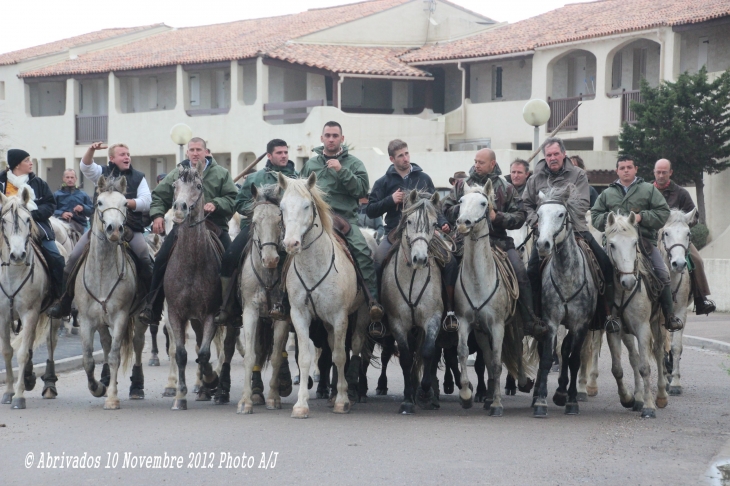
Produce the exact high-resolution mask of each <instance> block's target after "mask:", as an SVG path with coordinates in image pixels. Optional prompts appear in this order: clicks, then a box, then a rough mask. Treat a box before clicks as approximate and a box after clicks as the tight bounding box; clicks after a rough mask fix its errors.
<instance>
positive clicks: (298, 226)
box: [279, 172, 332, 255]
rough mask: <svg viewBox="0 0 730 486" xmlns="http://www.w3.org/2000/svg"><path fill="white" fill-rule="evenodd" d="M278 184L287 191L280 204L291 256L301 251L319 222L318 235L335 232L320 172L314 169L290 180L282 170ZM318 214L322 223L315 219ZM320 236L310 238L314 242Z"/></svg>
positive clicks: (285, 240) (286, 240) (285, 247)
mask: <svg viewBox="0 0 730 486" xmlns="http://www.w3.org/2000/svg"><path fill="white" fill-rule="evenodd" d="M279 187H280V188H281V189H282V190H284V195H283V196H282V198H281V203H280V204H279V207H280V208H281V217H282V221H283V223H284V228H285V229H284V241H283V243H284V249H286V252H287V253H289V254H290V255H296V254H297V253H299V252H301V251H302V249H304V248H303V247H302V245H303V242H302V241H303V240H304V238H305V237H306V236H307V235H308V234H309V233H310V232H312V233H314V231H313V230H314V228H315V227H317V226H318V225H319V224H321V225H322V228H321V229H320V230H319V231H317V232H316V233H317V234H320V235H321V234H322V232H326V233H328V234H331V233H332V217H331V216H330V207H329V205H328V204H327V203H326V202H325V201H324V197H323V194H322V191H321V190H320V189H319V188H318V187H317V175H316V174H315V173H314V172H313V173H312V174H310V175H309V177H308V178H307V179H289V178H288V177H286V176H284V175H283V174H282V173H281V172H279ZM318 217H319V220H320V223H317V222H316V220H317V218H318ZM317 238H318V236H313V238H312V239H311V240H310V244H312V243H313V242H314V241H315V240H316V239H317Z"/></svg>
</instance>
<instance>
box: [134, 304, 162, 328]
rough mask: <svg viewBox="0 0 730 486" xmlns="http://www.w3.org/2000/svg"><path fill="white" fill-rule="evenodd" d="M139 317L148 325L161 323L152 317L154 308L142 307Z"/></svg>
mask: <svg viewBox="0 0 730 486" xmlns="http://www.w3.org/2000/svg"><path fill="white" fill-rule="evenodd" d="M137 318H138V319H139V321H140V322H141V323H142V324H146V325H148V326H152V325H154V324H158V325H159V324H160V321H155V320H154V318H153V317H152V309H151V308H150V307H145V308H144V309H142V310H141V311H140V313H139V315H138V316H137Z"/></svg>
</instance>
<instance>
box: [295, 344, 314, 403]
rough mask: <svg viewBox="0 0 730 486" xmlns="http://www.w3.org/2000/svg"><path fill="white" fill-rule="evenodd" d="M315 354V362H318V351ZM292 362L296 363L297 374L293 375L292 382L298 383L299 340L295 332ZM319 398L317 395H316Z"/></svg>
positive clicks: (299, 371)
mask: <svg viewBox="0 0 730 486" xmlns="http://www.w3.org/2000/svg"><path fill="white" fill-rule="evenodd" d="M315 354H316V355H317V358H316V359H317V363H319V353H316V352H315ZM294 362H295V363H296V364H297V375H296V376H295V377H294V381H293V384H294V385H298V384H299V383H300V380H301V378H300V376H301V374H302V373H301V370H300V369H299V340H298V339H297V334H296V333H294ZM317 398H319V397H317Z"/></svg>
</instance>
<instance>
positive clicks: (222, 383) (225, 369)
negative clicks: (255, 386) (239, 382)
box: [213, 327, 238, 405]
mask: <svg viewBox="0 0 730 486" xmlns="http://www.w3.org/2000/svg"><path fill="white" fill-rule="evenodd" d="M237 338H238V330H237V329H233V328H232V327H227V328H226V336H225V339H224V341H223V349H222V350H221V352H222V353H221V355H220V356H219V358H218V359H219V361H220V363H221V368H220V372H219V373H218V377H219V378H218V388H216V390H215V397H214V398H213V402H214V403H215V404H216V405H225V404H227V403H229V402H230V401H231V360H232V359H233V354H234V353H235V352H236V340H237Z"/></svg>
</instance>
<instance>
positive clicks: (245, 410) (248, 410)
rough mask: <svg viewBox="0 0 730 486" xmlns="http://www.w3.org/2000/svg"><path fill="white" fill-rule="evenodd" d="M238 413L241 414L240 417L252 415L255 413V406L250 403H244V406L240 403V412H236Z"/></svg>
mask: <svg viewBox="0 0 730 486" xmlns="http://www.w3.org/2000/svg"><path fill="white" fill-rule="evenodd" d="M236 413H237V414H240V415H250V414H252V413H253V405H252V404H250V403H244V404H243V405H241V404H240V403H239V404H238V410H236Z"/></svg>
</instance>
